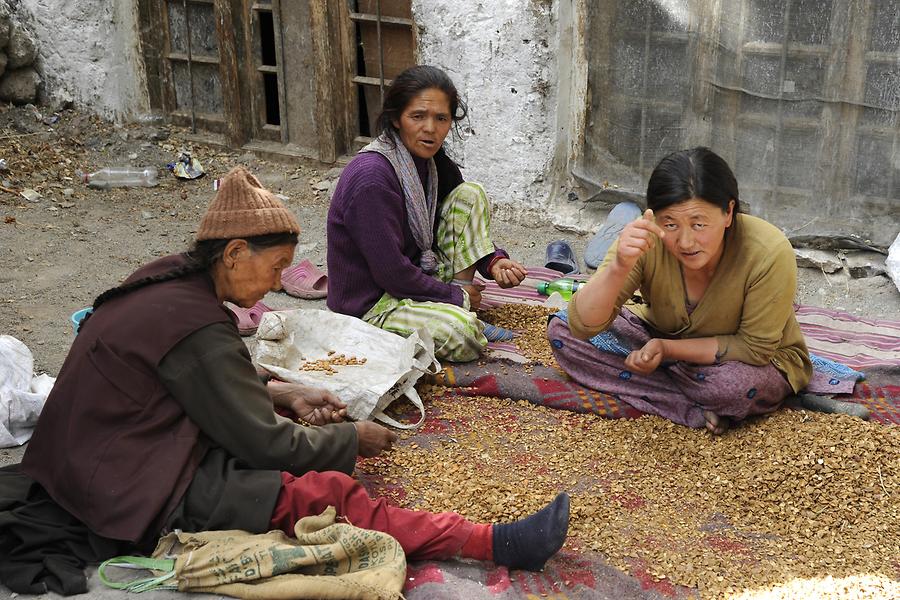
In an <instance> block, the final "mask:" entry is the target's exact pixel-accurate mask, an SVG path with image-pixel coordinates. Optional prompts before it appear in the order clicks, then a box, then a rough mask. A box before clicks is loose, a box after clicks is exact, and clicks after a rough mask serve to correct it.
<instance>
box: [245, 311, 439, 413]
mask: <svg viewBox="0 0 900 600" xmlns="http://www.w3.org/2000/svg"><path fill="white" fill-rule="evenodd" d="M257 338H258V340H259V342H258V344H257V346H256V350H255V356H254V358H255V360H256V363H257V364H258V365H259V366H260V367H262V368H263V369H266V370H267V371H268V372H270V373H271V374H272V375H274V376H275V377H277V378H278V379H281V380H283V381H289V382H292V383H302V384H305V385H314V386H317V387H322V388H325V389H327V390H329V391H330V392H332V393H334V394H335V395H337V396H338V398H340V399H341V401H342V402H344V403H346V404H347V414H348V415H349V416H350V417H352V418H353V419H356V420H366V419H370V418H372V419H377V420H379V421H382V422H383V423H387V424H388V425H392V426H394V427H399V428H401V429H412V428H415V427H418V426H419V425H421V424H422V422H423V421H424V419H425V408H424V406H423V405H422V399H421V398H419V394H418V392H416V388H415V387H414V386H415V384H416V381H418V380H419V378H420V377H421V376H422V375H423V374H425V373H437V372H438V371H440V369H441V365H440V363H438V361H437V360H436V359H435V357H434V340H432V339H431V336H430V335H429V334H428V332H427V331H425V330H420V331H418V332H416V333H413V334H412V335H411V336H409V337H408V338H403V337H401V336H399V335H396V334H393V333H390V332H389V331H384V330H383V329H379V328H378V327H375V326H374V325H369V324H368V323H366V322H365V321H363V320H361V319H357V318H355V317H349V316H347V315H341V314H337V313H333V312H329V311H324V310H309V309H297V310H287V311H273V312H267V313H265V314H264V315H263V316H262V320H261V321H260V323H259V329H258V331H257ZM329 353H331V354H329ZM341 354H343V355H344V356H345V357H348V358H356V359H358V360H359V361H361V360H362V359H365V363H363V364H351V365H334V364H333V363H332V368H333V369H334V371H335V372H334V373H330V372H326V371H312V370H306V369H302V367H303V366H304V365H308V364H310V363H314V362H315V361H332V360H334V357H337V356H338V355H341ZM401 396H406V397H407V398H408V399H409V401H410V402H412V403H413V404H414V405H415V406H416V407H417V408H418V409H419V414H420V418H419V421H418V422H417V423H415V424H412V425H410V424H404V423H400V422H398V421H397V420H395V419H392V418H391V417H389V416H387V415H386V414H384V410H385V409H386V408H387V407H388V406H389V405H390V404H391V403H392V402H393V401H394V400H397V399H398V398H400V397H401Z"/></svg>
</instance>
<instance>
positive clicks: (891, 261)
mask: <svg viewBox="0 0 900 600" xmlns="http://www.w3.org/2000/svg"><path fill="white" fill-rule="evenodd" d="M884 264H885V268H886V270H887V275H888V277H890V278H891V281H893V282H894V285H896V286H897V290H898V291H900V233H898V234H897V237H896V238H895V239H894V243H893V244H891V247H890V249H889V250H888V257H887V260H886V261H884Z"/></svg>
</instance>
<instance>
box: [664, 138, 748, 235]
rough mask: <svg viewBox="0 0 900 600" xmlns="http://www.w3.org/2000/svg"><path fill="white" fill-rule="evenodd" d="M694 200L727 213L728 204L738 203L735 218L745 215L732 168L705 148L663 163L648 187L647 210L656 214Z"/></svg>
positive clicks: (675, 154)
mask: <svg viewBox="0 0 900 600" xmlns="http://www.w3.org/2000/svg"><path fill="white" fill-rule="evenodd" d="M694 198H696V199H699V200H705V201H706V202H709V203H711V204H715V205H716V206H718V207H719V208H721V209H722V212H725V213H727V212H728V203H729V202H730V201H731V200H734V214H737V213H739V212H741V201H740V198H739V196H738V184H737V179H735V177H734V173H733V172H732V171H731V167H729V166H728V163H726V162H725V160H724V159H723V158H722V157H721V156H719V155H718V154H716V153H715V152H713V151H712V150H710V149H709V148H704V147H703V146H698V147H696V148H690V149H689V150H679V151H678V152H673V153H672V154H669V155H668V156H666V157H665V158H663V159H662V160H661V161H659V164H658V165H656V168H655V169H653V173H652V174H651V175H650V181H649V182H648V183H647V207H648V208H649V209H651V210H652V211H653V212H657V211H660V210H662V209H664V208H667V207H669V206H672V205H673V204H678V203H679V202H685V201H686V200H691V199H694ZM732 223H737V221H736V220H732Z"/></svg>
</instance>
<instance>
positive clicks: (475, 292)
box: [460, 283, 484, 312]
mask: <svg viewBox="0 0 900 600" xmlns="http://www.w3.org/2000/svg"><path fill="white" fill-rule="evenodd" d="M460 287H461V288H462V289H464V290H465V291H466V294H468V296H469V310H471V311H472V312H475V311H476V310H478V307H479V306H481V291H482V290H483V289H484V285H483V284H480V283H473V284H471V285H463V286H460Z"/></svg>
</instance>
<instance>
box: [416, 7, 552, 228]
mask: <svg viewBox="0 0 900 600" xmlns="http://www.w3.org/2000/svg"><path fill="white" fill-rule="evenodd" d="M563 1H565V0H563ZM557 4H558V2H557V0H413V14H414V19H415V22H416V25H417V26H418V50H419V57H418V60H419V62H420V63H422V64H431V65H435V66H438V67H440V68H442V69H444V70H445V71H447V73H448V74H449V75H450V77H451V78H452V79H453V82H454V83H455V84H456V87H457V89H458V90H459V91H460V93H461V94H462V96H463V98H465V99H466V101H467V102H468V105H469V123H468V125H469V126H470V127H471V130H472V131H471V132H467V133H465V134H464V136H463V140H462V141H461V142H458V143H457V142H453V143H451V144H450V148H451V151H452V152H453V154H454V155H455V156H456V157H458V158H459V159H460V162H461V163H462V164H463V165H464V166H465V170H464V172H463V174H464V176H465V178H466V179H467V180H470V181H479V182H481V183H482V184H483V185H484V186H485V189H486V190H487V191H488V194H489V195H490V197H491V198H492V200H493V202H494V204H495V206H497V207H498V208H499V209H501V210H502V211H504V212H507V211H509V210H510V209H515V210H517V211H521V210H523V209H526V210H527V209H541V208H544V207H547V206H548V204H549V202H550V200H551V196H552V195H553V194H554V193H555V192H556V191H557V190H556V189H554V187H556V186H555V183H554V180H555V177H554V174H553V173H552V170H553V165H554V162H555V161H554V155H555V154H556V152H557V143H558V139H557V132H556V129H557V115H556V110H557V96H558V77H557V68H558V65H557V49H558V47H559V31H558V15H557ZM513 90H515V91H513Z"/></svg>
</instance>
